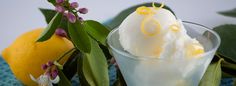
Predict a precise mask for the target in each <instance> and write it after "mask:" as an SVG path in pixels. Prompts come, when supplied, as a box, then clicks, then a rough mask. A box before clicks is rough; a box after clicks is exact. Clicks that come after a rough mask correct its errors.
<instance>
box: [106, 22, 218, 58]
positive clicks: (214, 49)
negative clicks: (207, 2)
mask: <svg viewBox="0 0 236 86" xmlns="http://www.w3.org/2000/svg"><path fill="white" fill-rule="evenodd" d="M182 22H183V24H191V25H197V26H200V27H203V28H204V29H205V30H207V31H209V32H210V33H212V34H214V36H216V39H217V44H216V46H213V48H212V49H210V50H209V51H207V52H204V53H203V54H200V55H198V56H202V57H204V56H206V55H208V54H210V53H212V52H215V51H216V50H217V49H218V47H219V46H220V43H221V39H220V36H219V35H218V34H217V33H216V32H215V31H213V30H212V29H210V28H209V27H206V26H204V25H202V24H198V23H194V22H190V21H182ZM118 29H119V28H114V29H113V30H112V31H111V32H110V33H109V34H108V36H107V38H106V44H107V45H108V47H109V48H111V49H112V50H114V51H115V52H117V53H119V54H121V55H124V56H126V57H129V58H131V59H135V60H149V59H152V60H161V59H160V58H156V57H154V56H145V57H143V56H137V55H132V54H130V53H128V52H126V51H125V50H118V49H116V48H115V47H113V46H112V45H111V44H109V39H110V38H111V36H112V34H114V33H115V32H116V31H117V30H118ZM137 57H138V58H137Z"/></svg>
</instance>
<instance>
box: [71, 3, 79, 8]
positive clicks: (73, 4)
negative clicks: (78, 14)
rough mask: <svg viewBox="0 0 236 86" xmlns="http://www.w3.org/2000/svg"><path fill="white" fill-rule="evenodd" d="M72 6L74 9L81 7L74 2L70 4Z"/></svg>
mask: <svg viewBox="0 0 236 86" xmlns="http://www.w3.org/2000/svg"><path fill="white" fill-rule="evenodd" d="M70 6H71V7H72V8H77V7H79V4H78V3H77V2H72V3H70Z"/></svg>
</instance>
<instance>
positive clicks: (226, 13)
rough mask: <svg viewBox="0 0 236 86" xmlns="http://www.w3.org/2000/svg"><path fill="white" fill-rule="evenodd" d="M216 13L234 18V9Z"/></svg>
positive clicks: (235, 15)
mask: <svg viewBox="0 0 236 86" xmlns="http://www.w3.org/2000/svg"><path fill="white" fill-rule="evenodd" d="M218 13H219V14H221V15H224V16H228V17H236V8H234V9H231V10H227V11H223V12H218Z"/></svg>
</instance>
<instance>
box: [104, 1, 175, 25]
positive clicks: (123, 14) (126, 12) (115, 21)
mask: <svg viewBox="0 0 236 86" xmlns="http://www.w3.org/2000/svg"><path fill="white" fill-rule="evenodd" d="M154 4H155V6H157V7H159V6H161V4H160V3H154ZM140 6H147V7H151V6H152V2H151V3H144V4H139V5H136V6H132V7H129V8H127V9H125V10H123V11H121V12H120V13H119V14H118V15H116V16H115V17H114V18H113V19H112V20H110V21H108V22H106V23H105V25H106V26H108V27H109V28H111V29H114V28H116V27H118V26H119V25H120V24H121V22H122V21H123V20H124V19H125V18H126V17H127V16H128V15H129V14H131V13H132V12H134V11H135V10H136V9H137V8H138V7H140ZM163 8H165V9H167V10H170V11H171V12H172V13H173V14H174V12H173V11H172V10H171V9H170V8H169V7H168V6H164V7H163Z"/></svg>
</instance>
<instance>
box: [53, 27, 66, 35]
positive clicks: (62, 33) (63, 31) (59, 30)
mask: <svg viewBox="0 0 236 86" xmlns="http://www.w3.org/2000/svg"><path fill="white" fill-rule="evenodd" d="M55 34H56V35H58V36H61V37H67V33H66V31H65V30H64V29H62V28H57V29H56V32H55Z"/></svg>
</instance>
